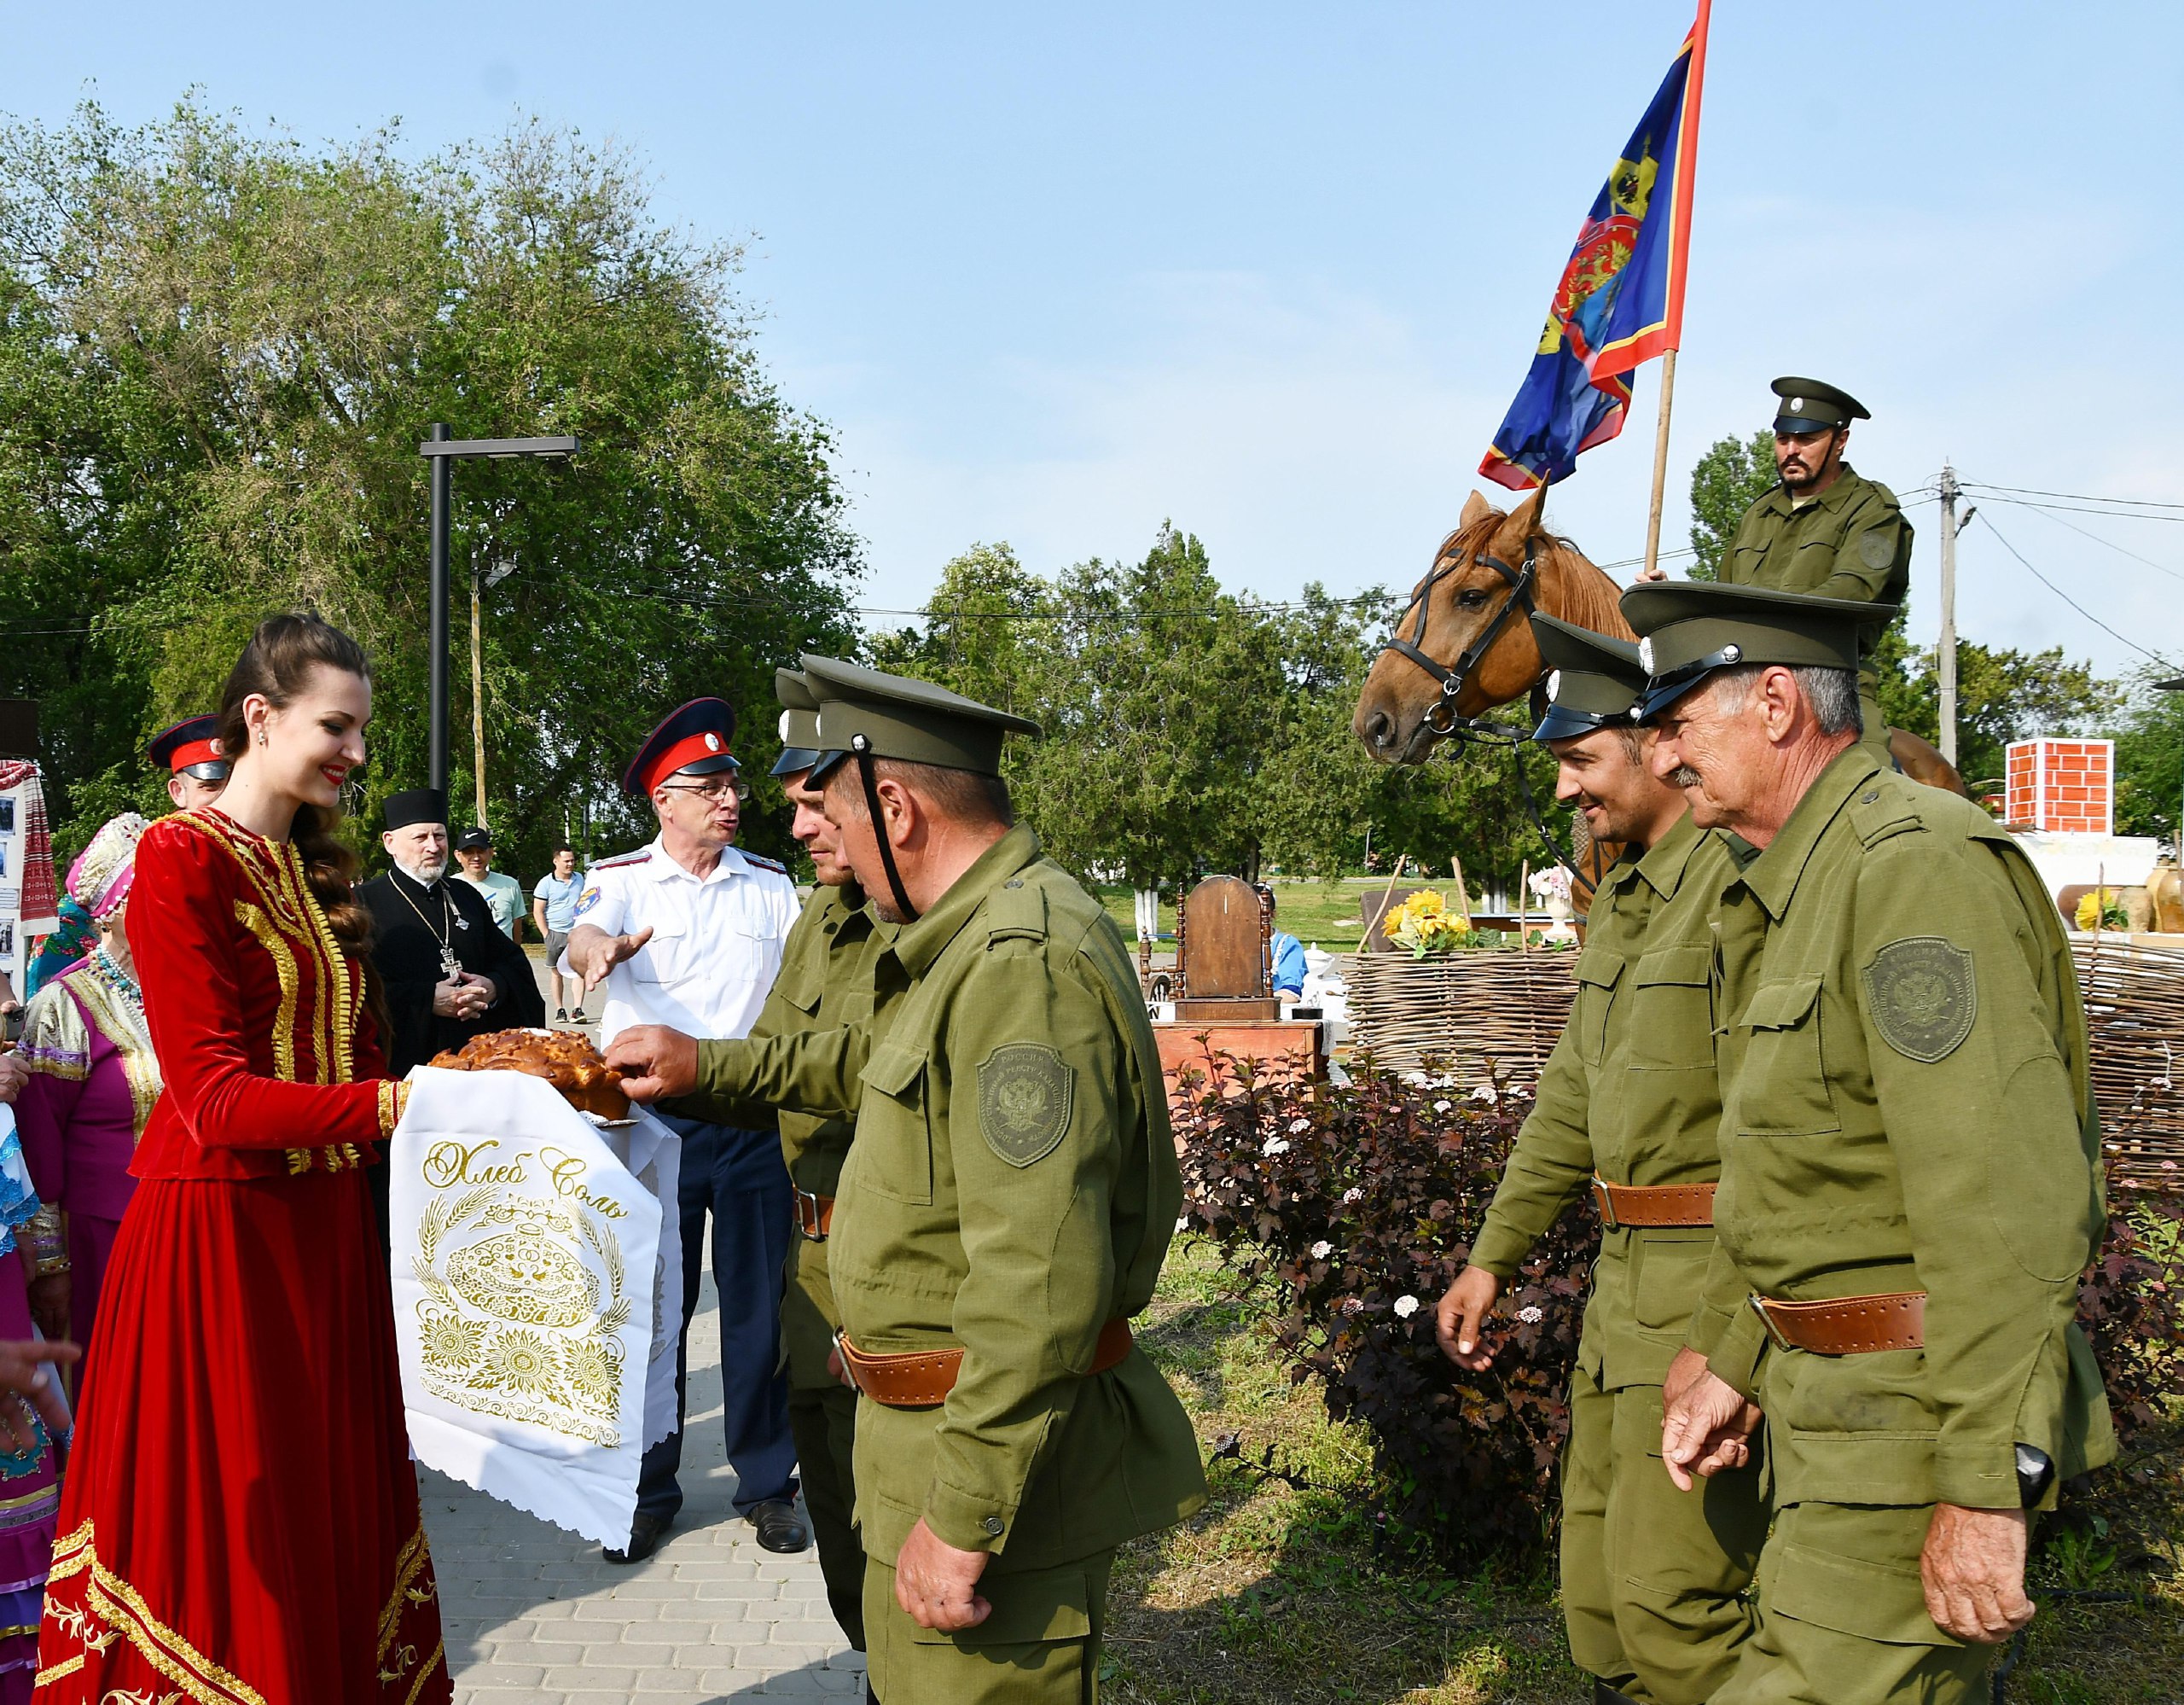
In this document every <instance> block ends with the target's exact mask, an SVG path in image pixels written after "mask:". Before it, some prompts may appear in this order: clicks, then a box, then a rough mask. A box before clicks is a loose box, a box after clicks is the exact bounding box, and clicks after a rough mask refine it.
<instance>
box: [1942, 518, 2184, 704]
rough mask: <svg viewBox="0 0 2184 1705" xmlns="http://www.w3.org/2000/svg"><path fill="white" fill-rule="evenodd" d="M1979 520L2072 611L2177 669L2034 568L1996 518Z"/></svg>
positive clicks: (2146, 655) (2149, 658) (2144, 654)
mask: <svg viewBox="0 0 2184 1705" xmlns="http://www.w3.org/2000/svg"><path fill="white" fill-rule="evenodd" d="M1978 520H1980V521H1984V522H1986V524H1987V531H1988V532H1991V533H1993V534H1994V535H1995V538H1996V539H1998V540H2000V541H2001V547H2002V549H2003V550H2007V551H2008V552H2009V554H2010V555H2011V556H2014V557H2016V558H2017V560H2018V562H2020V563H2022V564H2023V565H2024V572H2025V573H2028V574H2030V575H2031V576H2032V578H2033V579H2036V580H2037V581H2039V583H2040V584H2041V585H2043V586H2045V587H2046V588H2047V590H2048V591H2051V592H2053V594H2054V595H2055V596H2057V597H2059V598H2060V599H2061V600H2062V601H2063V602H2065V603H2066V604H2068V605H2069V606H2070V607H2071V608H2072V609H2074V610H2076V611H2077V613H2078V614H2080V615H2082V616H2083V617H2084V618H2085V619H2086V620H2088V621H2089V622H2091V623H2092V624H2093V625H2094V626H2095V627H2097V628H2099V629H2100V631H2102V632H2103V633H2105V634H2106V635H2107V636H2108V637H2110V638H2111V639H2115V640H2118V641H2120V642H2122V643H2123V644H2124V645H2126V646H2128V647H2129V649H2131V650H2133V651H2135V652H2137V653H2138V654H2139V655H2140V656H2141V657H2143V658H2145V659H2146V660H2147V661H2148V662H2151V663H2158V664H2159V665H2160V666H2162V667H2163V668H2164V669H2170V670H2173V669H2175V664H2173V663H2171V662H2170V661H2169V660H2168V659H2167V658H2166V657H2164V656H2162V655H2159V654H2158V653H2157V652H2152V651H2149V650H2147V649H2146V647H2145V646H2143V645H2141V644H2140V643H2138V642H2137V641H2136V640H2135V639H2132V638H2130V637H2128V636H2127V635H2124V634H2121V633H2118V632H2117V631H2116V630H2115V629H2114V628H2112V627H2111V626H2109V625H2108V624H2107V623H2106V622H2105V621H2103V620H2101V619H2100V617H2099V616H2097V615H2095V614H2094V613H2093V612H2092V611H2091V610H2089V609H2088V608H2086V607H2085V606H2084V605H2083V604H2082V603H2080V602H2078V601H2077V599H2076V598H2074V597H2072V596H2071V595H2070V594H2069V593H2068V592H2066V591H2064V590H2063V589H2062V588H2061V587H2060V586H2059V585H2056V584H2055V583H2054V582H2053V580H2051V579H2048V578H2047V576H2046V575H2045V574H2043V573H2041V572H2040V571H2039V570H2038V569H2037V568H2036V567H2033V566H2032V564H2031V562H2029V561H2028V560H2027V559H2026V557H2025V554H2024V552H2023V551H2022V550H2018V548H2017V547H2016V546H2015V545H2014V544H2011V543H2010V542H2009V539H2008V537H2007V535H2006V534H2004V532H2002V530H2001V528H2000V527H1996V526H1995V519H1994V517H1993V516H1992V515H1989V514H1988V513H1987V512H1986V510H1985V509H1981V510H1980V512H1979V514H1978Z"/></svg>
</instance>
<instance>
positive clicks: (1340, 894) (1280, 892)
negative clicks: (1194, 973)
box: [1097, 872, 1477, 953]
mask: <svg viewBox="0 0 2184 1705" xmlns="http://www.w3.org/2000/svg"><path fill="white" fill-rule="evenodd" d="M1421 880H1424V881H1426V882H1432V880H1433V879H1432V878H1431V877H1426V878H1422V879H1421V878H1420V877H1419V876H1416V875H1414V874H1412V873H1409V872H1406V873H1405V874H1404V876H1403V886H1405V887H1411V886H1413V885H1414V884H1415V883H1417V882H1420V881H1421ZM1273 886H1274V922H1275V928H1277V929H1286V930H1287V931H1288V932H1289V933H1290V934H1292V935H1293V936H1295V937H1296V938H1297V939H1298V940H1299V941H1302V942H1303V943H1304V945H1305V946H1307V947H1309V946H1311V945H1312V944H1313V943H1314V942H1315V941H1316V942H1318V943H1319V944H1320V946H1322V947H1324V948H1326V949H1327V951H1329V952H1330V953H1347V952H1350V951H1352V950H1354V949H1355V948H1356V946H1357V938H1358V936H1359V934H1361V933H1362V930H1363V928H1364V920H1363V917H1362V915H1361V914H1360V913H1359V911H1358V910H1357V902H1358V899H1359V898H1360V896H1362V895H1363V894H1366V893H1372V894H1374V895H1376V896H1377V895H1379V894H1380V893H1382V892H1384V891H1385V889H1386V887H1387V886H1388V879H1387V878H1386V877H1385V876H1345V877H1344V878H1342V879H1341V880H1340V881H1339V882H1289V881H1286V880H1284V879H1283V878H1281V877H1279V876H1277V877H1276V878H1275V881H1274V885H1273ZM1441 886H1442V887H1443V888H1444V889H1445V888H1446V887H1448V886H1449V883H1448V882H1447V881H1446V880H1445V879H1444V880H1443V882H1442V884H1441ZM1472 886H1473V888H1474V890H1476V887H1477V884H1476V883H1474V884H1473V885H1472ZM1097 892H1098V893H1099V896H1100V903H1101V905H1104V906H1106V907H1107V916H1108V917H1112V918H1113V919H1114V921H1115V922H1116V924H1117V925H1118V927H1119V928H1121V930H1122V932H1123V934H1124V936H1125V937H1126V938H1128V939H1129V940H1131V941H1135V940H1137V911H1136V904H1135V902H1134V901H1133V899H1132V898H1131V895H1130V890H1129V889H1128V888H1126V887H1103V888H1101V889H1099V890H1097ZM1160 928H1161V932H1162V933H1163V934H1165V935H1168V936H1170V937H1172V936H1173V935H1174V934H1175V930H1176V897H1175V895H1174V894H1172V893H1162V895H1161V897H1160ZM1167 945H1168V946H1173V945H1174V943H1173V941H1172V940H1170V942H1169V943H1168V944H1167Z"/></svg>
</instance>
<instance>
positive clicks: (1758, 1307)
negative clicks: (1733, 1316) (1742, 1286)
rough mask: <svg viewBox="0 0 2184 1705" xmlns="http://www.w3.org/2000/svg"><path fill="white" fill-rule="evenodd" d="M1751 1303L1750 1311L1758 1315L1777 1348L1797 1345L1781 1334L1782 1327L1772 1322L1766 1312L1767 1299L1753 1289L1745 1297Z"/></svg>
mask: <svg viewBox="0 0 2184 1705" xmlns="http://www.w3.org/2000/svg"><path fill="white" fill-rule="evenodd" d="M1745 1301H1746V1302H1749V1303H1750V1304H1751V1312H1753V1313H1755V1314H1757V1316H1758V1317H1759V1324H1761V1325H1762V1326H1763V1327H1765V1328H1766V1329H1767V1336H1768V1339H1769V1341H1770V1342H1772V1343H1773V1345H1774V1346H1775V1348H1776V1349H1778V1350H1794V1349H1796V1348H1797V1346H1796V1345H1795V1344H1792V1342H1791V1341H1789V1340H1788V1339H1787V1338H1786V1337H1784V1336H1783V1335H1782V1329H1781V1328H1780V1326H1778V1325H1776V1324H1775V1317H1774V1316H1773V1315H1772V1314H1769V1312H1767V1299H1766V1298H1765V1297H1763V1296H1762V1295H1759V1293H1758V1292H1757V1291H1754V1292H1753V1293H1752V1294H1751V1295H1750V1296H1748V1297H1746V1298H1745Z"/></svg>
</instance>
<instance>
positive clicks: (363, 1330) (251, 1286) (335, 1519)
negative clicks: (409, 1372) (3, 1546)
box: [38, 1171, 452, 1705]
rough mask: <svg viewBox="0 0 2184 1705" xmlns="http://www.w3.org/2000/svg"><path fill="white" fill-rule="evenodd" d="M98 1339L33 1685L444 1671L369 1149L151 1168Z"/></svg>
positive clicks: (412, 1690) (228, 1699)
mask: <svg viewBox="0 0 2184 1705" xmlns="http://www.w3.org/2000/svg"><path fill="white" fill-rule="evenodd" d="M86 1364H87V1366H88V1368H89V1370H90V1372H89V1374H88V1376H87V1377H86V1378H85V1380H84V1394H83V1401H82V1403H81V1405H79V1411H78V1419H77V1427H76V1443H75V1447H74V1450H73V1453H72V1456H71V1458H70V1461H69V1468H68V1479H67V1487H66V1490H65V1492H64V1493H63V1495H62V1498H61V1516H60V1522H61V1527H60V1531H61V1536H62V1537H61V1540H60V1542H59V1544H58V1545H56V1546H55V1553H54V1562H53V1571H52V1579H51V1582H50V1585H49V1587H48V1590H47V1596H46V1602H45V1618H44V1628H43V1630H42V1631H41V1634H40V1638H39V1643H38V1658H39V1662H40V1665H41V1667H40V1669H39V1671H38V1697H39V1699H40V1700H41V1701H44V1700H52V1701H55V1702H63V1701H66V1702H84V1705H98V1702H102V1701H106V1700H109V1699H113V1698H116V1697H125V1698H148V1699H166V1698H168V1697H171V1696H177V1692H176V1690H177V1689H179V1690H180V1694H179V1696H180V1697H182V1698H186V1699H189V1700H191V1701H194V1702H197V1705H420V1702H431V1705H440V1702H445V1701H447V1700H448V1699H449V1698H450V1696H451V1693H452V1688H451V1686H450V1682H449V1679H448V1672H447V1664H446V1659H445V1655H444V1651H443V1649H442V1647H441V1644H440V1618H439V1597H438V1589H437V1586H436V1585H435V1583H434V1580H433V1566H432V1559H431V1557H430V1556H429V1554H428V1553H427V1549H426V1544H425V1535H424V1531H423V1528H422V1527H421V1524H420V1522H419V1517H418V1510H417V1481H416V1475H415V1470H414V1469H412V1467H411V1465H410V1458H409V1448H408V1445H407V1442H406V1439H405V1434H404V1427H403V1420H402V1394H401V1381H400V1375H399V1373H398V1370H397V1366H396V1362H395V1348H394V1333H393V1317H392V1301H391V1300H390V1297H389V1295H388V1291H387V1278H386V1266H385V1264H384V1261H383V1260H382V1258H381V1256H380V1249H379V1241H378V1237H377V1236H376V1234H375V1231H373V1228H372V1222H371V1210H370V1207H369V1203H368V1201H367V1198H366V1196H365V1193H364V1184H363V1178H362V1175H361V1174H360V1173H357V1172H354V1171H347V1172H340V1173H323V1172H316V1171H314V1172H310V1173H303V1174H301V1175H299V1176H297V1177H293V1178H267V1179H262V1180H253V1181H248V1182H241V1183H235V1182H225V1181H214V1180H209V1179H173V1178H148V1179H146V1180H145V1181H144V1182H143V1183H142V1184H140V1185H139V1186H138V1187H137V1194H136V1196H134V1198H133V1199H132V1200H131V1202H130V1205H129V1211H128V1213H127V1214H126V1216H125V1218H124V1219H123V1220H122V1224H121V1233H120V1237H119V1239H118V1240H117V1242H116V1243H115V1245H114V1249H113V1265H112V1266H111V1267H110V1268H109V1269H108V1271H107V1276H106V1283H105V1286H104V1294H103V1295H102V1299H101V1301H100V1305H99V1317H98V1328H97V1335H96V1340H95V1341H94V1342H93V1343H92V1345H91V1346H90V1354H89V1356H87V1358H86Z"/></svg>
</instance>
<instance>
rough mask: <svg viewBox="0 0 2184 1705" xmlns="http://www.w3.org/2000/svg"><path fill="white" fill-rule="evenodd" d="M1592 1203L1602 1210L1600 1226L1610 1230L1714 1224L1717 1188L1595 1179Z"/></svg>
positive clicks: (1701, 1185)
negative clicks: (1715, 1189) (1612, 1182)
mask: <svg viewBox="0 0 2184 1705" xmlns="http://www.w3.org/2000/svg"><path fill="white" fill-rule="evenodd" d="M1593 1204H1594V1207H1598V1208H1599V1209H1600V1224H1601V1225H1604V1226H1606V1228H1607V1229H1608V1230H1609V1231H1621V1230H1622V1229H1623V1227H1624V1226H1626V1225H1639V1226H1653V1225H1712V1224H1713V1223H1714V1186H1713V1185H1711V1184H1610V1183H1609V1182H1608V1181H1607V1180H1606V1178H1594V1180H1593Z"/></svg>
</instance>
